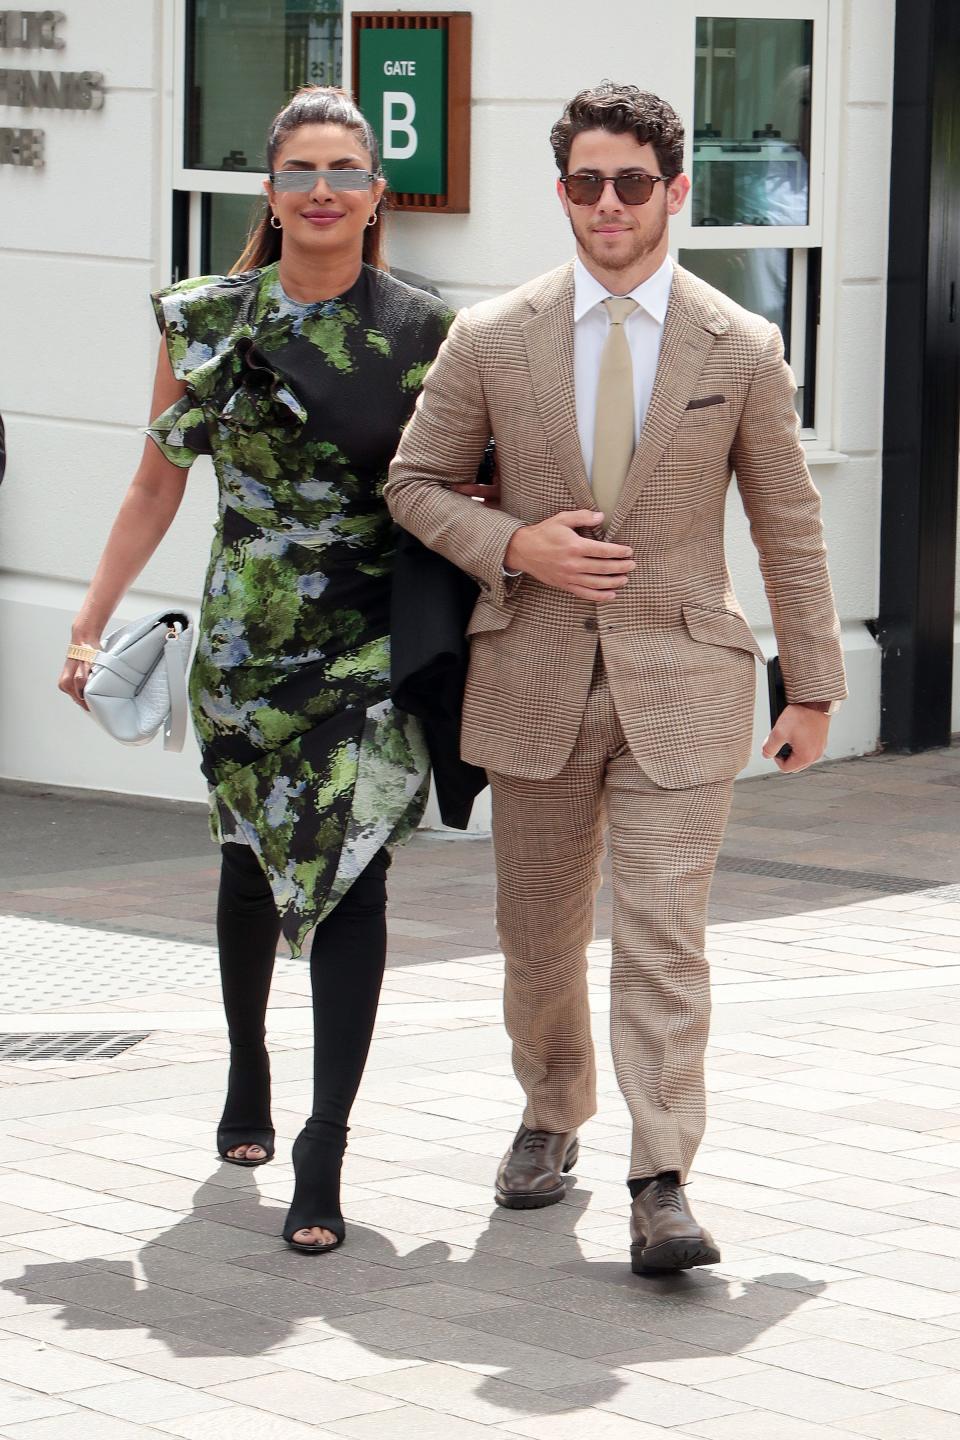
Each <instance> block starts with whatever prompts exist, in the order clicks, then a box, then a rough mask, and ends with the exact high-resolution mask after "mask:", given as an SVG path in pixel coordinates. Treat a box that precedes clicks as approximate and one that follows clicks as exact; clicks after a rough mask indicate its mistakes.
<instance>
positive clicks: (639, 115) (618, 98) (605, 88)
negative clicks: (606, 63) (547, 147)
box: [550, 80, 683, 180]
mask: <svg viewBox="0 0 960 1440" xmlns="http://www.w3.org/2000/svg"><path fill="white" fill-rule="evenodd" d="M584 130H609V131H611V132H612V133H613V134H614V135H627V134H632V135H633V136H634V137H635V138H636V140H637V143H638V144H640V145H648V144H649V145H652V146H653V148H654V150H655V152H656V156H657V161H658V163H659V165H660V169H661V170H662V172H663V174H664V175H665V176H666V177H667V179H668V180H673V179H674V178H675V177H676V176H677V175H679V174H680V172H681V171H682V169H683V121H682V120H681V119H680V116H679V115H678V114H677V112H676V110H674V109H673V107H672V105H668V104H667V102H666V100H661V99H660V98H659V96H657V95H651V93H650V91H649V90H638V89H637V87H636V85H615V84H614V83H613V81H612V80H604V81H602V82H601V83H600V84H599V85H595V86H594V87H593V89H591V90H581V91H580V94H579V95H574V97H573V99H572V100H571V101H570V102H569V103H568V104H567V106H566V108H565V109H564V112H563V114H562V115H561V116H560V119H559V120H558V121H557V123H556V124H555V125H554V127H553V129H552V130H551V131H550V144H551V145H552V146H553V158H554V159H555V160H556V162H557V168H558V170H559V171H560V174H561V175H566V173H567V166H568V165H569V163H570V147H571V146H572V144H573V141H574V138H575V136H577V135H580V134H582V133H583V131H584Z"/></svg>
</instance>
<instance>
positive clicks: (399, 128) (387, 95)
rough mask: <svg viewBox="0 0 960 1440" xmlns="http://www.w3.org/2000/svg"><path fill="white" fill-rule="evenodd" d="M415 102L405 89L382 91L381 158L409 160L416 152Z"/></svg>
mask: <svg viewBox="0 0 960 1440" xmlns="http://www.w3.org/2000/svg"><path fill="white" fill-rule="evenodd" d="M416 113H417V106H416V102H415V100H414V98H413V96H412V95H408V94H407V92H406V91H405V90H384V92H383V158H384V160H409V159H410V158H411V157H412V156H414V155H416V153H417V132H416V130H414V128H413V121H414V117H415V116H416Z"/></svg>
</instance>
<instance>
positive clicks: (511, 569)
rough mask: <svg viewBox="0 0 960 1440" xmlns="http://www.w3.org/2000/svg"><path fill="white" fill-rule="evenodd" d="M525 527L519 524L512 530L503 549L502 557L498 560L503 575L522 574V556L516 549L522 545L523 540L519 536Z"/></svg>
mask: <svg viewBox="0 0 960 1440" xmlns="http://www.w3.org/2000/svg"><path fill="white" fill-rule="evenodd" d="M526 529H527V526H526V525H521V527H520V529H519V530H514V532H513V534H512V535H511V536H510V541H509V543H508V545H507V548H506V550H505V551H504V554H503V559H502V560H501V562H500V564H501V567H502V569H503V573H504V574H505V575H509V576H511V577H514V576H517V575H522V574H523V573H524V567H523V556H522V555H521V554H518V550H519V549H521V548H522V545H523V541H522V540H520V536H521V535H522V534H523V532H524V530H526Z"/></svg>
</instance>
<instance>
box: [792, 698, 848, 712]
mask: <svg viewBox="0 0 960 1440" xmlns="http://www.w3.org/2000/svg"><path fill="white" fill-rule="evenodd" d="M791 704H794V705H799V706H801V707H802V708H803V709H804V710H816V711H817V712H818V714H820V715H836V713H837V711H838V710H839V709H840V706H841V705H842V704H843V701H842V700H794V701H791Z"/></svg>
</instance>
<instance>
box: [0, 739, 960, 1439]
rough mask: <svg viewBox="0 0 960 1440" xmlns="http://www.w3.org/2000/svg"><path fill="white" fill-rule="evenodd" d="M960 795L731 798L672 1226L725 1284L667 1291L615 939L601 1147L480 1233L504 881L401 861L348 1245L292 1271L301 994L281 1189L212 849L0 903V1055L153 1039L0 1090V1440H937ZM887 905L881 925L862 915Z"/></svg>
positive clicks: (498, 1105)
mask: <svg viewBox="0 0 960 1440" xmlns="http://www.w3.org/2000/svg"><path fill="white" fill-rule="evenodd" d="M958 786H960V750H957V749H954V750H951V751H947V752H944V751H941V752H935V753H933V754H929V755H924V756H916V757H910V758H903V759H896V760H891V759H877V760H866V761H856V762H849V763H845V764H842V765H833V766H829V767H824V768H822V769H819V770H817V771H815V772H814V773H812V774H810V775H806V776H801V777H796V778H794V779H791V780H789V781H787V780H779V779H772V780H770V781H767V780H763V781H747V782H743V783H741V784H740V785H739V786H738V787H737V799H736V810H735V817H734V821H733V824H732V826H731V830H730V834H729V837H728V842H727V845H726V848H725V852H724V862H725V868H724V869H723V870H722V871H721V873H720V874H719V876H718V880H717V884H716V887H715V893H714V903H713V907H712V923H711V927H710V935H709V947H710V954H711V959H712V963H713V970H714V979H715V1010H714V1024H713V1032H712V1043H711V1048H710V1056H709V1072H708V1084H709V1089H710V1095H711V1120H710V1126H709V1130H708V1134H707V1140H706V1143H705V1145H704V1147H703V1149H702V1151H701V1153H700V1156H699V1157H698V1163H697V1166H696V1171H695V1178H694V1183H693V1185H692V1187H691V1192H690V1193H691V1199H692V1201H693V1203H694V1206H695V1208H696V1210H697V1212H698V1214H700V1215H701V1216H702V1217H703V1219H704V1221H705V1223H707V1224H708V1225H709V1226H710V1228H711V1229H712V1230H713V1231H714V1233H715V1234H716V1235H717V1237H718V1239H719V1241H720V1243H721V1246H722V1249H723V1256H724V1259H723V1264H722V1265H720V1266H717V1267H715V1268H713V1269H710V1270H704V1271H700V1272H693V1273H690V1274H687V1275H683V1276H679V1277H675V1278H673V1279H645V1278H639V1277H636V1276H632V1275H631V1274H630V1271H629V1267H628V1264H627V1233H626V1215H627V1200H626V1190H625V1187H624V1184H623V1177H624V1174H625V1168H626V1156H627V1150H628V1133H627V1126H626V1117H625V1110H624V1106H623V1103H622V1100H621V1099H620V1096H619V1094H618V1091H617V1088H616V1084H615V1080H614V1077H613V1073H612V1069H611V1065H610V1057H609V1051H608V1046H607V1041H606V1034H605V1031H606V1019H607V1010H608V1001H607V994H606V972H607V967H608V965H609V945H608V943H607V941H606V939H605V938H604V937H606V936H607V935H608V934H609V927H608V916H607V912H606V910H605V909H603V908H601V913H600V919H599V924H598V937H599V938H598V940H597V942H596V943H595V945H594V946H593V951H592V956H591V959H592V966H591V983H592V987H593V993H594V1011H595V1015H596V1022H597V1025H596V1028H597V1043H598V1061H599V1069H600V1110H599V1113H598V1115H597V1116H596V1117H595V1119H594V1120H592V1121H591V1122H590V1124H589V1125H588V1126H587V1127H585V1130H584V1134H583V1146H582V1153H581V1159H580V1162H579V1164H578V1167H577V1171H576V1175H575V1178H574V1180H573V1182H572V1183H571V1187H570V1190H569V1193H568V1196H567V1200H566V1202H565V1203H564V1204H563V1205H559V1206H556V1207H553V1208H551V1209H548V1210H542V1211H504V1210H498V1209H497V1208H496V1207H495V1206H494V1205H493V1204H492V1196H491V1180H492V1175H493V1171H494V1168H495V1164H496V1161H497V1159H498V1157H499V1155H500V1153H501V1152H502V1150H503V1148H504V1147H505V1145H506V1143H507V1141H508V1139H509V1137H510V1135H511V1133H512V1131H513V1129H514V1127H515V1124H516V1121H517V1116H518V1112H519V1098H518V1094H517V1088H516V1084H515V1082H514V1080H513V1077H512V1073H511V1070H510V1065H509V1055H508V1047H507V1044H506V1041H505V1037H504V1035H503V1031H502V1028H501V1025H500V983H501V961H500V957H499V955H498V954H497V949H496V938H495V932H494V929H493V924H492V867H491V857H490V849H489V845H488V844H487V843H486V842H485V841H482V840H476V839H450V838H446V837H442V838H437V837H434V838H431V837H426V836H424V837H420V838H418V840H417V841H416V842H415V843H414V844H413V845H411V846H409V847H408V848H407V850H406V851H405V852H403V854H402V855H401V856H400V857H398V860H397V863H396V866H395V869H394V871H393V878H392V882H391V889H392V913H393V916H394V919H393V931H392V950H391V965H390V969H389V971H388V976H387V982H386V987H385V993H384V1003H383V1006H382V1010H381V1016H380V1020H379V1024H378V1034H377V1038H376V1041H375V1045H374V1049H373V1053H372V1056H371V1061H370V1065H369V1068H368V1071H367V1074H366V1077H365V1080H364V1085H363V1089H362V1091H361V1097H360V1100H359V1101H358V1104H357V1107H356V1111H355V1115H354V1125H353V1130H352V1133H351V1144H350V1150H349V1154H348V1159H347V1166H346V1172H345V1173H346V1185H345V1194H344V1200H345V1210H346V1213H347V1217H348V1226H349V1241H348V1244H347V1245H346V1246H345V1247H344V1248H343V1249H342V1250H340V1251H338V1252H336V1253H335V1254H333V1255H329V1256H326V1257H323V1258H318V1259H316V1260H308V1259H304V1258H302V1257H300V1256H296V1255H293V1254H291V1253H290V1252H288V1251H287V1250H285V1249H284V1247H283V1246H282V1245H281V1244H280V1242H279V1240H278V1238H277V1233H278V1230H279V1226H280V1222H281V1219H282V1215H283V1210H284V1204H285V1201H286V1199H287V1198H288V1196H289V1194H290V1189H291V1184H292V1172H291V1170H290V1166H289V1146H290V1141H291V1139H292V1137H293V1135H294V1134H295V1133H296V1131H297V1129H298V1128H299V1125H300V1123H301V1114H302V1110H303V1106H304V1103H305V1099H306V1096H307V1086H308V1072H309V1045H310V1036H309V1028H308V1026H309V1020H308V1014H307V1011H306V1008H305V1001H306V993H307V992H306V976H305V973H304V970H303V967H302V966H300V965H297V964H295V963H293V962H291V961H284V962H282V963H281V965H280V967H279V969H278V976H277V983H276V993H275V998H274V1004H273V1006H272V1010H271V1036H272V1053H273V1056H274V1073H275V1086H276V1101H277V1103H276V1119H277V1123H278V1129H279V1134H280V1143H279V1146H278V1158H277V1160H276V1161H275V1162H274V1163H273V1164H272V1165H270V1166H267V1167H263V1168H261V1169H260V1170H257V1171H246V1170H238V1169H234V1168H231V1167H228V1166H226V1165H222V1164H220V1163H219V1162H218V1161H217V1159H216V1157H215V1155H214V1154H213V1144H212V1137H213V1126H214V1122H215V1119H216V1115H217V1113H218V1107H219V1103H220V1099H221V1089H222V1084H223V1075H224V1055H225V1046H224V1041H223V1036H222V1026H221V1023H220V1014H219V1007H218V995H217V988H216V971H215V959H214V956H213V954H212V952H211V951H210V950H209V948H206V949H203V948H201V947H209V943H210V938H211V936H210V929H209V924H210V911H211V886H212V880H213V868H212V866H211V863H210V861H211V852H209V851H208V850H205V849H203V848H202V845H203V841H202V835H201V837H200V843H199V844H198V846H197V848H196V851H195V853H190V854H187V853H182V854H179V855H172V856H170V857H168V858H164V859H159V860H152V861H145V860H143V859H142V858H139V857H138V855H137V854H136V853H131V855H130V858H129V860H128V863H126V864H123V863H119V862H118V861H117V860H116V857H114V858H113V859H111V860H110V863H108V864H102V863H101V864H97V863H95V862H94V861H93V860H92V859H91V855H92V854H93V853H94V852H95V851H96V850H97V847H96V846H95V845H91V846H90V849H89V852H86V853H82V854H81V853H78V855H77V861H78V862H79V861H81V860H86V864H85V866H84V865H83V864H81V863H78V864H77V868H76V869H74V870H66V869H61V871H60V873H51V872H49V871H42V870H40V869H39V868H37V867H33V870H32V873H29V874H24V873H21V872H18V871H17V869H16V867H15V866H14V867H13V868H11V866H10V865H9V863H8V865H7V879H6V880H5V881H4V882H3V884H4V886H5V888H4V890H3V891H2V893H0V916H2V915H3V914H4V913H5V914H6V915H7V916H9V917H13V918H12V919H11V920H10V921H9V922H8V923H6V924H5V922H4V920H3V919H2V918H0V945H3V946H5V949H4V969H5V974H6V975H7V976H8V977H9V981H10V984H9V992H8V993H9V994H10V995H13V994H20V995H21V996H25V997H26V998H25V1001H24V1003H23V1005H22V1006H21V1007H20V1008H18V1009H16V1010H14V1009H13V1008H12V1006H11V1004H10V1000H9V999H7V1000H5V1010H6V1011H7V1012H8V1013H6V1014H4V1015H2V1016H0V1031H2V1032H4V1033H10V1034H24V1035H27V1034H30V1033H42V1034H44V1035H49V1034H51V1033H55V1032H58V1031H63V1032H64V1033H69V1034H70V1035H71V1036H73V1037H75V1036H76V1035H77V1034H78V1033H80V1032H82V1031H84V1030H85V1029H89V1030H90V1031H91V1032H94V1031H97V1032H99V1031H111V1032H115V1033H121V1032H128V1031H129V1032H131V1033H132V1032H138V1033H144V1034H146V1035H147V1037H148V1038H147V1039H145V1040H143V1041H142V1042H141V1043H139V1044H137V1045H135V1046H133V1048H129V1049H125V1050H123V1051H122V1052H121V1053H119V1054H117V1055H115V1056H113V1057H112V1058H91V1057H89V1056H83V1057H81V1058H79V1059H76V1060H73V1061H66V1060H63V1059H58V1058H55V1057H54V1058H48V1059H42V1060H26V1059H7V1060H6V1061H0V1077H2V1079H3V1080H5V1081H6V1084H5V1085H4V1087H3V1089H2V1090H0V1117H2V1122H3V1125H2V1130H3V1140H2V1147H3V1149H2V1155H0V1436H5V1437H20V1440H27V1437H36V1440H85V1437H88V1436H89V1437H91V1440H92V1437H96V1440H114V1437H116V1440H123V1437H131V1440H133V1437H139V1440H147V1437H160V1436H167V1437H169V1436H184V1437H198V1440H220V1437H224V1440H225V1437H230V1440H244V1437H250V1440H297V1437H301V1440H307V1437H311V1440H313V1437H317V1436H339V1437H351V1436H352V1437H357V1440H365V1437H371V1440H372V1437H377V1440H379V1437H381V1436H384V1435H386V1436H389V1437H390V1440H394V1437H396V1440H403V1437H406V1436H410V1437H416V1440H461V1437H462V1440H470V1437H476V1440H480V1437H482V1436H488V1437H495V1436H507V1437H509V1436H528V1437H533V1440H574V1437H576V1440H582V1437H583V1436H584V1435H585V1434H586V1435H589V1436H590V1437H591V1440H653V1437H657V1436H660V1437H662V1436H666V1435H673V1436H679V1437H686V1436H698V1437H703V1440H840V1437H846V1440H851V1437H852V1436H867V1437H875V1440H920V1437H923V1440H940V1437H948V1436H949V1437H950V1440H955V1437H956V1436H957V1434H958V1433H960V1066H958V1063H957V1062H958V1060H960V891H958V888H957V884H958V881H960V847H958V846H957V844H956V836H957V833H958V831H960V805H958V803H957V802H958V799H960V795H958ZM78 803H79V802H78ZM27 808H29V807H27ZM103 818H104V823H108V821H109V809H108V808H107V809H104V810H103ZM147 828H149V827H147ZM139 853H140V856H142V855H143V854H144V853H150V852H149V850H148V849H147V848H146V847H145V849H144V850H142V851H140V852H139ZM771 871H774V872H775V873H771ZM823 871H827V872H832V873H828V876H827V878H823V879H815V878H814V875H815V874H816V873H817V872H823ZM858 876H860V877H862V878H860V879H858V878H857V877H858ZM897 876H901V877H902V880H903V888H902V891H900V892H899V893H896V890H895V888H894V889H891V886H890V885H889V883H887V884H886V885H883V884H882V883H881V881H882V880H883V878H884V877H886V880H887V881H888V882H889V880H890V877H897ZM60 941H62V944H61V943H58V942H60ZM118 945H121V946H122V948H123V953H124V955H125V956H126V960H127V963H126V964H118V963H117V959H116V957H117V946H118ZM101 957H102V962H101ZM164 957H166V959H165V958H164ZM204 957H206V961H207V967H208V968H207V973H204V970H203V961H204ZM57 967H60V969H58V968H57ZM77 970H79V971H80V972H81V973H86V974H88V975H89V986H88V988H87V989H86V990H84V988H83V987H82V986H78V985H77V983H76V971H77ZM41 976H44V977H45V978H44V983H43V985H41V984H40V978H41ZM58 976H61V977H62V979H60V980H59V982H58V978H57V977H58ZM51 977H52V978H51ZM68 977H69V980H70V983H69V984H67V978H68ZM31 978H32V979H33V982H34V983H33V984H32V985H31V983H30V981H31ZM11 1053H12V1054H18V1053H20V1052H19V1051H17V1050H16V1049H13V1050H11Z"/></svg>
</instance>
